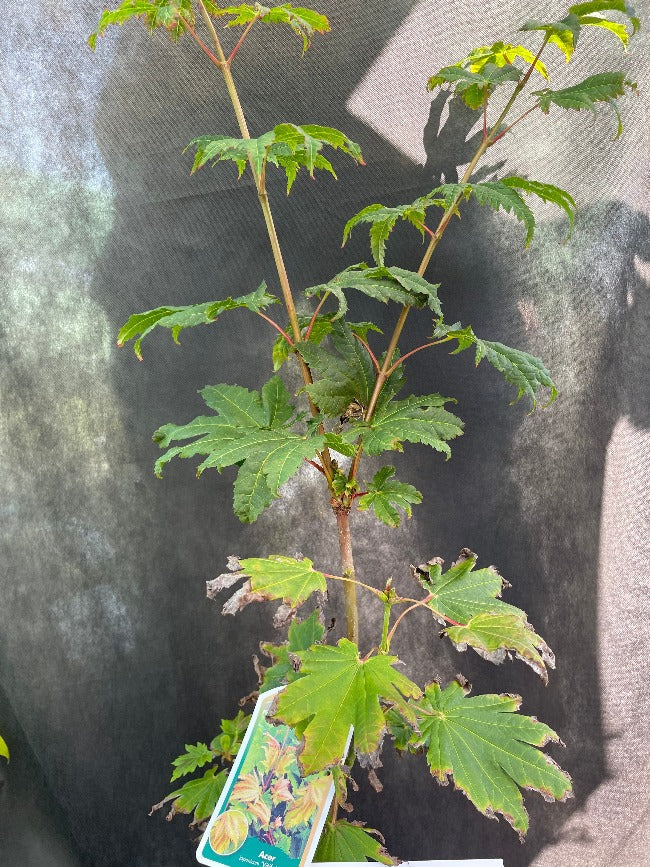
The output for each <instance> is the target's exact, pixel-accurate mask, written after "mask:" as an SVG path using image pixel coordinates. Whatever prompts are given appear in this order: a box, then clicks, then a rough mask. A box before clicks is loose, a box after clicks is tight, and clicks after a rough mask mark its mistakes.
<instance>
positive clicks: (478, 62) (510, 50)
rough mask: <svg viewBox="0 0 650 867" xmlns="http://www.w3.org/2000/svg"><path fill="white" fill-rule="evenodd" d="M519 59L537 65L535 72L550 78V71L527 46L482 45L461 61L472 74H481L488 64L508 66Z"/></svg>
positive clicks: (501, 43) (502, 43)
mask: <svg viewBox="0 0 650 867" xmlns="http://www.w3.org/2000/svg"><path fill="white" fill-rule="evenodd" d="M517 57H521V59H522V60H523V61H524V62H525V63H526V64H529V65H530V64H531V63H535V67H534V68H535V70H536V71H537V72H539V74H540V75H541V76H542V77H543V78H548V71H547V69H546V67H545V66H544V64H543V63H542V61H541V60H539V59H537V60H535V55H534V54H533V52H532V51H529V50H528V48H526V46H525V45H510V44H509V43H505V42H495V43H494V44H493V45H481V46H480V47H479V48H473V49H472V50H471V51H470V52H469V54H468V55H467V57H465V58H464V59H463V60H461V65H462V66H464V67H467V68H468V69H469V70H470V71H471V72H480V71H481V70H482V69H483V67H484V66H485V64H486V63H493V64H494V65H495V66H506V65H507V64H513V63H514V60H515V59H516V58H517Z"/></svg>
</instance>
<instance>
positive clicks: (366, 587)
mask: <svg viewBox="0 0 650 867" xmlns="http://www.w3.org/2000/svg"><path fill="white" fill-rule="evenodd" d="M321 575H324V576H325V577H326V578H332V579H333V580H334V581H347V582H348V584H358V585H359V587H363V588H364V590H370V592H371V593H374V594H375V596H378V597H379V598H380V599H381V600H382V602H383V600H384V594H383V593H382V592H381V590H377V588H376V587H371V586H370V584H364V583H363V581H357V579H356V578H349V577H346V576H345V575H330V574H329V572H321Z"/></svg>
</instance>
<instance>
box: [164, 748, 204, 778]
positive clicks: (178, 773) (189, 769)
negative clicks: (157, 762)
mask: <svg viewBox="0 0 650 867" xmlns="http://www.w3.org/2000/svg"><path fill="white" fill-rule="evenodd" d="M213 759H214V755H213V753H212V750H211V749H208V746H207V744H185V752H184V753H183V754H182V755H181V756H179V757H178V758H177V759H174V761H173V762H172V765H173V766H174V768H175V770H174V773H173V774H172V778H171V782H172V783H173V782H174V780H177V779H178V778H179V777H184V776H185V775H186V774H191V773H193V771H195V770H196V769H197V768H201V767H203V765H206V764H207V763H208V762H211V761H213Z"/></svg>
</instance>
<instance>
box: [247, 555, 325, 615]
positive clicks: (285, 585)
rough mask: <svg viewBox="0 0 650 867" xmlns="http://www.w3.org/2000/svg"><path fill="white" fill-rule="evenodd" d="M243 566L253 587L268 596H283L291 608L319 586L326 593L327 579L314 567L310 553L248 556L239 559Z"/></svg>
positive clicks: (273, 597)
mask: <svg viewBox="0 0 650 867" xmlns="http://www.w3.org/2000/svg"><path fill="white" fill-rule="evenodd" d="M240 563H241V567H242V569H243V571H244V573H245V575H247V576H248V577H249V578H250V582H251V590H252V591H253V593H259V594H260V596H263V597H264V598H265V599H282V600H283V602H286V603H287V604H288V605H291V606H292V608H298V606H300V605H302V603H303V602H304V601H305V600H306V599H308V598H309V596H311V594H312V593H315V592H316V591H317V590H318V591H320V592H321V593H324V592H325V591H326V590H327V582H326V581H325V576H324V575H323V573H322V572H317V571H316V569H314V568H313V563H312V561H311V560H309V559H308V558H307V557H305V558H304V559H303V560H296V559H294V558H293V557H281V556H279V555H274V556H271V557H263V558H261V557H260V558H258V557H249V558H248V559H246V560H240Z"/></svg>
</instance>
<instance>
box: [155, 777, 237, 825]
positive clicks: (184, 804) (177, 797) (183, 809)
mask: <svg viewBox="0 0 650 867" xmlns="http://www.w3.org/2000/svg"><path fill="white" fill-rule="evenodd" d="M227 776H228V773H227V771H225V770H221V771H219V770H217V768H210V769H209V770H207V771H206V772H205V774H203V776H202V777H198V778H197V779H196V780H188V781H187V783H185V784H184V785H183V786H181V788H180V789H176V791H174V792H171V793H170V794H169V795H167V797H166V798H165V799H164V800H163V801H161V802H160V804H156V806H155V807H153V809H152V812H153V810H156V809H159V808H160V807H162V806H163V804H165V803H166V802H167V801H173V802H174V803H173V807H172V812H173V813H194V822H202V821H203V820H204V819H207V818H208V817H209V816H211V815H212V811H213V810H214V808H215V806H216V804H217V801H218V800H219V796H220V795H221V792H222V791H223V787H224V786H225V784H226V778H227Z"/></svg>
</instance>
